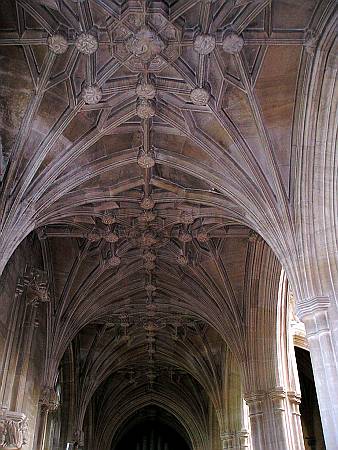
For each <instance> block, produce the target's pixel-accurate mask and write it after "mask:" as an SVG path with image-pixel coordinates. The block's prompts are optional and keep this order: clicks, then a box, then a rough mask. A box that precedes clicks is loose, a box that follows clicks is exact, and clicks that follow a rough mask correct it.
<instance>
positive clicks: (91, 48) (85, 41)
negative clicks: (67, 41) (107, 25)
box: [75, 33, 99, 55]
mask: <svg viewBox="0 0 338 450" xmlns="http://www.w3.org/2000/svg"><path fill="white" fill-rule="evenodd" d="M98 46H99V43H98V41H97V39H96V37H95V36H93V35H92V34H90V33H82V34H80V36H79V37H78V38H77V39H76V41H75V47H76V48H77V50H78V51H79V52H80V53H83V54H85V55H91V54H92V53H95V52H96V50H97V49H98Z"/></svg>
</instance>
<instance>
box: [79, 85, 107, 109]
mask: <svg viewBox="0 0 338 450" xmlns="http://www.w3.org/2000/svg"><path fill="white" fill-rule="evenodd" d="M82 98H83V100H84V101H85V103H87V105H95V104H96V103H99V101H100V100H101V99H102V89H101V88H100V87H99V86H97V85H96V84H92V85H91V86H86V87H85V88H84V89H83V92H82Z"/></svg>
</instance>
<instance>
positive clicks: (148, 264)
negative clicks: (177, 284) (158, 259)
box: [144, 261, 156, 272]
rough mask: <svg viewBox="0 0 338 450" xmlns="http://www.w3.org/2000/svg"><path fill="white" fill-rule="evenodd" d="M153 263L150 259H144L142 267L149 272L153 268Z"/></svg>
mask: <svg viewBox="0 0 338 450" xmlns="http://www.w3.org/2000/svg"><path fill="white" fill-rule="evenodd" d="M155 267H156V266H155V263H154V262H151V261H146V262H145V263H144V268H145V270H148V271H149V272H150V271H151V270H154V269H155Z"/></svg>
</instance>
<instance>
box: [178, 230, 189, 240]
mask: <svg viewBox="0 0 338 450" xmlns="http://www.w3.org/2000/svg"><path fill="white" fill-rule="evenodd" d="M178 239H179V240H180V241H181V242H191V241H192V236H191V234H190V233H188V232H187V231H182V232H181V233H180V234H179V235H178Z"/></svg>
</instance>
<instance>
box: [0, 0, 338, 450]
mask: <svg viewBox="0 0 338 450" xmlns="http://www.w3.org/2000/svg"><path fill="white" fill-rule="evenodd" d="M334 3H335V2H333V1H330V0H325V1H318V2H316V1H315V0H311V1H303V0H297V1H295V2H284V1H279V0H272V1H271V0H258V1H242V0H237V1H228V2H224V1H223V0H176V1H174V0H158V1H157V0H156V1H147V0H140V1H136V0H126V1H119V0H109V1H108V0H78V1H70V0H58V1H56V0H39V1H32V0H7V1H3V2H1V5H0V18H1V31H0V50H1V53H0V57H1V62H2V64H1V66H2V68H1V70H0V82H1V85H3V86H4V89H3V90H2V93H1V95H2V98H1V103H2V107H1V108H2V110H1V112H2V129H1V133H2V134H1V142H2V145H1V154H0V157H1V168H3V170H2V172H1V182H2V195H1V203H0V215H1V218H0V227H1V228H0V229H1V234H0V255H1V256H0V272H1V273H2V271H3V270H4V268H5V266H6V264H7V262H8V260H9V259H10V257H11V256H12V254H13V253H14V251H15V249H16V248H17V247H18V246H19V245H20V243H21V242H22V241H24V240H25V239H26V238H27V236H29V235H32V234H34V233H35V234H36V235H37V236H38V239H39V243H40V245H41V249H42V254H43V264H44V269H45V271H46V273H47V276H48V280H49V288H50V303H48V306H47V308H48V314H47V316H48V318H47V320H48V326H47V334H48V337H47V344H46V348H45V351H46V354H45V359H46V363H45V370H44V377H43V384H44V386H46V387H47V388H53V387H54V386H55V384H56V383H57V380H58V379H59V380H60V377H61V375H62V374H66V373H67V376H68V377H70V378H71V379H73V380H74V379H77V380H78V384H77V385H76V386H75V383H74V385H73V387H72V389H73V391H72V392H70V391H69V392H67V395H68V396H69V398H72V399H73V403H74V404H75V405H76V406H74V405H73V410H72V413H71V414H69V416H70V417H69V423H68V424H67V432H66V431H64V429H63V433H64V435H65V437H66V436H67V438H68V440H70V439H72V440H74V439H75V440H76V441H81V439H82V437H83V436H82V432H83V430H84V428H86V429H87V430H88V429H91V430H93V431H92V434H91V435H90V434H88V435H87V436H86V442H87V443H88V444H87V445H88V450H92V449H94V448H100V449H109V448H112V449H115V447H114V445H115V444H114V442H116V440H115V441H114V439H117V436H121V434H119V433H121V427H123V426H125V425H126V424H127V422H128V420H129V419H130V420H132V418H133V417H134V415H135V414H136V415H137V411H138V410H141V409H142V408H148V407H149V408H151V407H152V406H155V407H156V408H162V409H163V410H165V411H167V413H170V414H171V415H173V416H174V417H175V418H176V419H175V420H176V422H177V429H178V431H179V432H180V433H181V434H182V435H183V436H187V437H188V438H189V440H190V442H191V446H192V449H193V450H207V449H209V448H210V447H208V445H209V444H210V439H214V438H215V437H214V436H210V433H211V432H210V429H209V428H210V427H209V428H208V426H209V425H208V421H209V420H210V417H213V418H214V419H215V423H216V424H217V425H216V426H215V427H214V431H213V432H214V434H215V435H216V434H217V435H218V438H219V435H220V433H223V432H225V431H227V430H229V429H231V428H232V429H237V430H240V429H241V426H242V413H241V411H242V407H243V405H242V404H241V402H242V398H243V394H246V395H250V394H251V393H252V392H261V391H264V392H268V391H269V390H271V389H273V388H275V387H276V386H282V385H283V383H284V381H285V380H284V379H283V374H282V371H281V370H280V359H281V357H280V355H278V357H277V349H278V345H280V342H278V340H277V338H276V334H277V326H278V323H277V322H278V320H279V319H280V316H279V315H278V314H280V311H279V309H278V308H279V307H280V305H279V303H278V301H279V300H280V295H279V294H280V290H281V284H280V282H281V273H282V266H283V268H284V270H285V271H286V273H287V276H288V278H289V280H290V282H291V284H292V285H293V289H294V292H295V293H296V296H297V297H302V296H303V297H304V296H305V297H309V296H311V295H312V291H314V290H315V287H318V286H319V285H320V288H318V289H319V290H320V291H321V292H324V293H325V295H327V293H328V292H331V288H332V286H331V284H332V281H331V280H326V281H327V282H326V283H323V284H320V283H317V282H316V281H314V282H313V283H302V280H304V279H305V278H304V277H305V275H304V273H307V272H305V271H304V264H305V265H306V266H308V265H309V264H310V263H311V261H313V258H312V257H310V256H309V255H310V253H311V251H308V250H304V249H307V248H308V247H307V243H304V245H303V246H300V242H299V236H300V235H302V233H301V232H299V229H300V228H301V231H302V226H304V227H305V228H306V227H307V225H306V223H307V221H305V222H306V223H305V225H303V222H302V217H303V216H302V217H301V218H300V217H299V213H298V209H297V208H298V204H301V203H302V201H303V197H302V198H301V194H300V191H301V190H302V185H301V181H299V183H300V184H299V185H297V180H296V177H295V175H296V174H299V173H303V172H304V171H306V170H309V171H311V170H312V167H313V166H314V165H315V161H314V160H312V159H310V156H309V161H310V162H309V164H308V165H307V166H306V169H304V168H303V167H302V162H303V158H302V155H301V154H300V152H299V141H301V140H302V137H300V136H301V135H302V131H301V130H302V127H303V126H304V123H305V120H306V118H304V117H303V116H302V114H303V113H304V111H305V106H304V104H303V103H302V102H303V100H304V93H303V92H302V89H301V88H300V86H301V85H302V82H303V80H305V81H306V80H307V77H308V73H309V71H308V70H305V69H304V68H308V67H309V66H311V57H312V56H311V54H313V52H314V48H315V46H316V45H317V40H316V39H317V34H318V33H320V32H321V31H322V30H323V29H324V26H325V25H326V23H328V22H329V18H330V16H331V15H333V10H334ZM330 36H331V35H330ZM325 42H326V41H325ZM325 42H324V43H322V44H321V45H322V46H325ZM327 42H328V44H327V46H329V44H330V43H331V44H332V42H331V40H330V37H327ZM331 44H330V45H331ZM327 83H328V84H329V81H328V82H327ZM276 86H277V87H278V88H276ZM306 86H307V85H306ZM330 86H331V84H329V86H328V89H329V87H330ZM304 89H305V88H304ZM314 107H315V106H314ZM328 120H330V121H331V122H333V118H332V117H331V116H330V118H329V119H328ZM306 138H307V136H305V138H304V139H306ZM308 138H309V140H310V137H308ZM331 141H333V138H332V137H331ZM309 146H311V142H309ZM331 147H332V149H333V147H334V144H332V146H331ZM331 147H330V148H331ZM331 153H332V155H333V153H334V152H333V151H332V152H331ZM331 153H330V155H331ZM332 160H333V156H332ZM335 164H336V160H334V161H333V164H332V167H333V166H334V165H335ZM328 165H329V164H328ZM332 167H331V168H328V167H326V169H325V170H327V171H330V170H332ZM298 178H299V179H300V178H302V177H298ZM330 180H331V182H330V183H331V184H330V186H329V187H328V190H329V191H330V192H329V194H328V195H329V196H330V199H331V197H332V192H331V191H333V185H334V181H333V180H332V177H330ZM310 191H311V193H312V190H311V189H310ZM306 192H307V191H306ZM305 201H307V200H305ZM330 201H331V200H330ZM332 210H334V208H332ZM328 220H329V222H330V224H331V225H332V224H333V225H334V221H335V220H336V219H335V217H333V215H332V217H330V218H329V219H328ZM332 228H334V227H333V226H332ZM330 229H331V227H330ZM328 240H329V241H330V242H332V245H333V247H334V250H333V251H336V241H335V240H334V239H333V238H332V236H331V235H330V236H329V237H328ZM325 245H326V244H325ZM324 247H325V246H323V247H322V248H321V249H320V250H318V252H319V253H320V254H321V252H322V251H324V250H323V249H324ZM300 249H301V250H300ZM307 251H308V253H309V255H308V257H307V255H306V253H307ZM325 251H326V247H325ZM332 259H333V260H334V258H332ZM332 265H333V267H336V266H334V263H332ZM305 285H306V286H307V287H306V288H305V287H304V286H305ZM309 286H310V287H309ZM310 294H311V295H310ZM279 325H280V324H279ZM267 330H268V331H267ZM229 373H230V374H231V380H230V381H229V378H230V377H229ZM258 373H261V374H262V376H261V377H259V376H257V374H258ZM58 377H59V378H58ZM67 389H68V388H67ZM130 399H133V402H132V403H131V402H130ZM176 422H175V423H176ZM230 422H231V423H230ZM74 436H75V438H74ZM73 438H74V439H73ZM215 439H216V438H215ZM112 445H113V447H111V446H112ZM215 445H216V444H215ZM217 445H218V444H217ZM215 448H218V447H215Z"/></svg>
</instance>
